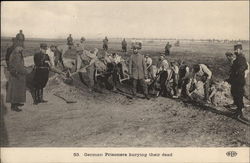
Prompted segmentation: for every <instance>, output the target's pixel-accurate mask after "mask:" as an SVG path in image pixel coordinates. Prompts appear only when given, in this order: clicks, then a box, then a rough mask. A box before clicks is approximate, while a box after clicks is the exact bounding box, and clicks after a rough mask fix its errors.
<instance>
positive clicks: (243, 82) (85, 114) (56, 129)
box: [1, 1, 250, 162]
mask: <svg viewBox="0 0 250 163" xmlns="http://www.w3.org/2000/svg"><path fill="white" fill-rule="evenodd" d="M249 69H250V67H249V1H106V2H104V1H23V2H22V1H20V2H19V1H13V2H10V1H1V148H7V149H10V148H9V147H11V148H14V147H15V148H16V147H18V148H20V147H25V148H27V147H28V148H33V147H36V148H40V147H48V148H51V147H63V148H71V147H76V148H96V149H98V148H118V147H119V149H120V148H128V147H129V148H145V147H147V148H148V147H150V148H173V147H182V148H183V147H192V148H193V147H194V148H198V147H205V148H210V147H215V148H218V147H220V148H221V147H223V148H225V147H226V148H231V147H233V148H239V147H241V148H247V150H248V152H249V146H250V130H249V121H250V94H249V86H250V82H249V81H250V80H249V79H250V78H249ZM93 151H95V149H94V150H93ZM113 152H115V150H114V151H113ZM236 154H237V153H236V152H235V153H234V151H229V152H228V153H227V155H228V156H231V157H234V156H235V155H236ZM84 155H85V154H84ZM86 155H87V154H86ZM96 155H98V154H97V153H96ZM96 155H95V156H96ZM165 155H166V156H170V155H171V154H169V153H166V154H165ZM74 156H78V155H77V154H74ZM104 156H106V154H104ZM107 156H112V153H110V154H107ZM119 156H120V155H119ZM128 156H130V155H129V154H128ZM131 156H134V157H139V155H132V154H131ZM142 156H143V155H140V157H142ZM148 156H150V154H148ZM151 156H155V157H156V156H157V155H153V154H151ZM162 156H164V154H162ZM225 156H226V154H225ZM6 162H8V161H6Z"/></svg>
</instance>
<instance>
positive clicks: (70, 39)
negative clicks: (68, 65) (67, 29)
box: [67, 34, 74, 49]
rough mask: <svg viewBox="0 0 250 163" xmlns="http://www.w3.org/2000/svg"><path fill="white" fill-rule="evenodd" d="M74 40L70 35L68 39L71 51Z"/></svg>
mask: <svg viewBox="0 0 250 163" xmlns="http://www.w3.org/2000/svg"><path fill="white" fill-rule="evenodd" d="M73 44H74V43H73V38H72V35H71V34H69V37H68V38H67V45H68V46H69V49H71V47H72V46H73Z"/></svg>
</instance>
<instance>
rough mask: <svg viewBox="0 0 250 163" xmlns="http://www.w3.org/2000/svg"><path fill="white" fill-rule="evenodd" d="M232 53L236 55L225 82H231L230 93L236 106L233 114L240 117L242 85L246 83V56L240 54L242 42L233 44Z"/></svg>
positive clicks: (242, 105) (241, 116) (242, 94)
mask: <svg viewBox="0 0 250 163" xmlns="http://www.w3.org/2000/svg"><path fill="white" fill-rule="evenodd" d="M234 54H235V55H236V59H235V60H234V61H233V64H232V67H231V71H230V76H229V79H227V82H228V83H229V84H231V94H232V96H233V101H234V104H235V105H236V106H237V109H236V111H235V116H236V117H237V118H239V119H241V118H243V114H242V109H243V108H244V103H243V96H244V86H245V84H246V80H245V71H246V70H247V68H248V66H247V61H246V58H245V56H244V55H243V54H242V44H240V43H237V44H236V45H234Z"/></svg>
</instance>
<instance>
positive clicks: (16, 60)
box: [5, 30, 64, 112]
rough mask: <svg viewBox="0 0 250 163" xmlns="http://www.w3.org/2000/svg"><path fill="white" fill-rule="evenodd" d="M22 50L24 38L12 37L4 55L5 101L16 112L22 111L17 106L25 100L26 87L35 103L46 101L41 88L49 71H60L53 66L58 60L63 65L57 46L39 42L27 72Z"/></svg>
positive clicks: (47, 77)
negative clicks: (6, 73) (5, 74)
mask: <svg viewBox="0 0 250 163" xmlns="http://www.w3.org/2000/svg"><path fill="white" fill-rule="evenodd" d="M20 31H21V30H20ZM21 34H22V33H21ZM21 34H20V33H19V34H18V35H17V37H18V38H19V37H20V38H24V36H20V35H21ZM23 50H24V40H23V41H20V40H19V41H18V39H15V38H13V39H12V45H11V46H10V47H8V49H7V53H6V56H5V60H6V64H7V72H8V75H7V77H8V82H7V85H6V89H7V91H6V92H7V94H6V101H7V102H9V103H11V110H13V111H17V112H20V111H22V110H21V109H20V108H19V107H21V106H23V105H24V102H25V101H26V89H27V88H28V89H29V90H30V92H31V95H32V97H33V102H34V104H35V105H37V104H39V103H45V102H47V100H44V98H43V89H44V87H45V86H46V84H47V82H48V79H49V71H54V72H59V73H60V71H56V69H55V68H54V66H57V65H58V62H60V63H61V64H62V65H63V60H62V54H61V52H60V51H59V50H58V49H57V47H56V46H55V45H51V46H50V47H49V48H48V46H47V44H45V43H41V44H40V50H39V52H38V53H35V54H34V67H33V70H32V71H31V72H29V71H28V69H27V67H25V65H24V56H23ZM63 66H64V65H63ZM62 74H63V73H62Z"/></svg>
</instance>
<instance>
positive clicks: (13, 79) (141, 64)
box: [7, 44, 248, 116]
mask: <svg viewBox="0 0 250 163" xmlns="http://www.w3.org/2000/svg"><path fill="white" fill-rule="evenodd" d="M40 49H41V50H40V52H39V53H37V54H35V55H34V63H35V69H34V73H35V74H34V77H33V82H32V84H33V87H34V88H35V91H34V92H35V93H34V104H38V103H40V102H46V100H44V99H43V88H44V87H45V86H46V83H47V81H48V77H49V75H48V74H49V70H50V69H51V67H53V66H54V65H55V64H53V63H55V62H53V61H54V59H52V57H53V56H56V55H55V54H56V53H57V52H58V53H60V51H59V50H58V49H57V48H56V47H55V46H53V45H52V46H51V47H50V48H49V49H48V48H47V45H46V44H41V45H40ZM140 49H141V47H140V46H139V45H138V46H134V47H133V55H131V56H130V58H129V69H128V74H129V75H130V78H131V79H132V83H133V87H132V93H133V95H136V88H137V84H138V83H139V84H140V85H141V86H142V87H143V92H144V95H145V97H146V98H147V99H149V96H148V87H147V84H146V83H145V79H147V78H148V76H149V75H151V77H152V78H156V76H158V77H159V80H160V87H161V89H160V94H161V95H162V96H166V95H167V93H168V90H167V87H166V81H168V78H169V76H170V75H169V73H170V72H172V79H173V90H174V95H173V97H174V98H178V96H179V95H180V94H179V93H180V92H181V90H182V89H183V88H185V87H186V86H187V84H188V83H190V81H194V80H190V79H196V78H200V79H201V80H202V81H203V82H204V95H205V100H206V101H209V100H210V99H209V98H210V97H209V92H210V86H211V77H212V72H211V70H209V68H208V67H207V66H206V65H205V64H196V65H194V66H193V67H192V71H193V75H191V76H192V77H190V74H191V73H190V72H191V71H190V70H191V68H190V67H189V66H188V65H186V64H185V63H182V64H181V65H178V64H177V63H176V62H172V63H171V64H169V62H168V61H167V60H166V58H165V57H164V56H163V55H162V56H161V57H160V58H159V64H158V66H157V67H158V69H157V74H158V75H155V74H154V73H152V67H153V66H152V59H151V58H149V56H148V55H146V56H145V57H144V56H143V55H142V54H140V53H139V50H140ZM234 50H235V52H234V54H233V55H235V56H236V57H235V60H234V61H233V64H232V70H231V73H230V78H229V79H228V80H227V81H228V82H229V83H230V84H231V86H232V87H231V92H232V95H233V100H234V103H233V104H234V105H236V106H237V111H236V114H237V115H239V116H242V111H241V110H242V108H243V107H244V104H243V95H244V85H245V73H246V72H245V71H246V70H247V69H248V66H247V62H246V59H245V57H244V55H243V54H242V45H240V44H237V45H235V46H234ZM22 51H23V48H22V47H21V46H19V45H18V46H17V47H16V48H15V50H14V51H13V52H12V53H11V55H10V57H9V61H7V62H9V63H8V64H7V65H8V70H9V72H10V74H11V75H10V78H9V83H10V84H9V86H8V91H7V92H8V94H7V101H9V102H11V103H12V106H11V108H12V110H15V111H20V109H19V108H18V106H20V105H22V103H23V101H24V98H21V100H20V99H18V100H16V99H15V97H16V96H19V95H23V94H22V93H21V92H24V89H22V90H20V89H21V88H23V87H21V85H20V84H21V83H23V82H22V81H24V80H25V77H24V75H27V74H26V73H25V68H24V64H23V55H22ZM52 52H53V53H52ZM97 53H98V50H97V49H95V51H94V52H89V51H87V50H84V49H83V48H79V49H78V50H77V59H76V60H77V62H76V65H77V71H80V70H81V69H82V68H83V69H86V71H87V73H88V74H89V75H88V76H89V78H90V83H89V87H90V88H91V89H92V88H93V87H94V79H93V77H94V72H95V70H96V69H97V68H98V64H97V63H98V62H97V61H98V60H99V61H102V62H99V63H103V64H105V66H104V67H110V66H108V64H109V65H110V63H111V65H113V66H112V67H113V68H112V70H117V69H116V68H118V67H121V66H119V64H121V62H122V59H121V57H120V56H118V55H117V54H113V55H112V57H111V60H109V59H110V55H108V53H106V52H105V55H102V57H99V58H98V57H97ZM51 54H52V55H51ZM53 54H54V55H53ZM228 54H229V53H227V56H229V55H228ZM61 57H62V56H61ZM112 58H113V61H112ZM118 58H120V59H118ZM61 60H62V58H61ZM99 68H100V64H99ZM104 69H106V68H104ZM169 70H171V71H169ZM112 72H113V73H112V74H113V81H117V72H118V71H112ZM114 72H115V73H114ZM19 75H20V76H22V75H23V77H24V78H22V77H20V76H19ZM114 83H115V82H114ZM13 88H14V89H13ZM24 88H25V86H24ZM114 89H115V85H114ZM13 90H14V91H16V90H18V91H17V92H18V93H16V92H14V93H13V92H12V91H13ZM184 90H187V89H184ZM186 94H187V95H188V91H186ZM8 95H9V96H8ZM24 96H25V95H24Z"/></svg>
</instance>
